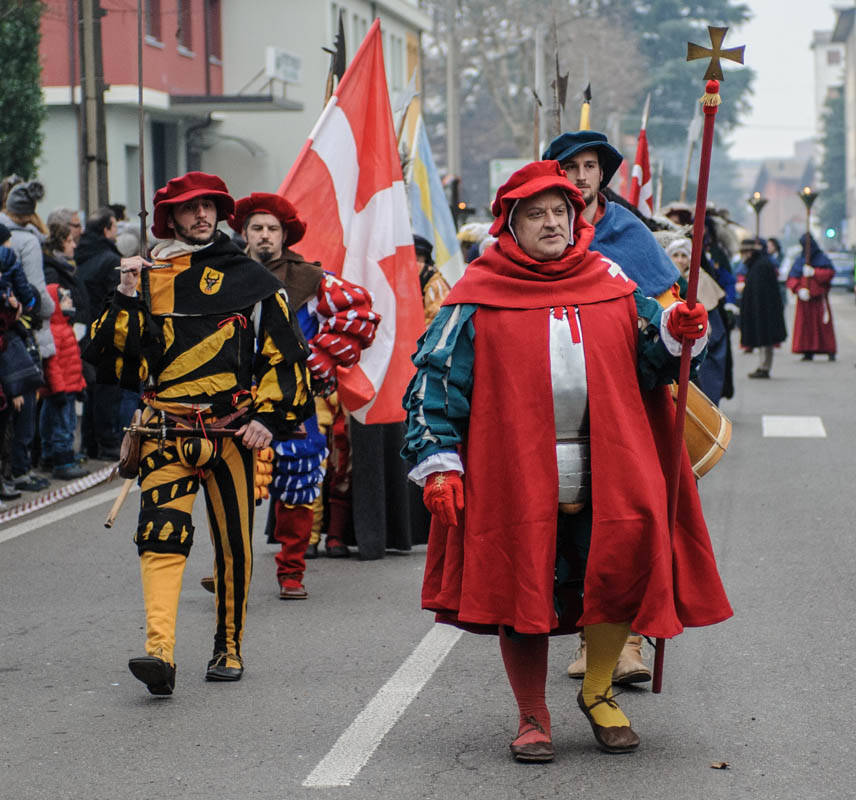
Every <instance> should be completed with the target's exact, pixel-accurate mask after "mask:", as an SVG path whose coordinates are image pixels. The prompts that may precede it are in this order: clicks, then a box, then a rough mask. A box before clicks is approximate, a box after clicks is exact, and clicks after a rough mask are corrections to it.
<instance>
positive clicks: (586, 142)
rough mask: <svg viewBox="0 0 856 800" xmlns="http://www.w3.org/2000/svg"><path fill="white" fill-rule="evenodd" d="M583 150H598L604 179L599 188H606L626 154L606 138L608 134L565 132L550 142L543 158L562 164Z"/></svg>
mask: <svg viewBox="0 0 856 800" xmlns="http://www.w3.org/2000/svg"><path fill="white" fill-rule="evenodd" d="M583 150H597V156H598V161H600V168H601V169H602V170H603V180H602V181H601V182H600V187H599V188H601V189H603V188H605V187H606V186H607V184H608V183H609V182H610V181H611V180H612V176H613V175H615V171H616V170H617V169H618V167H619V166H621V162H622V161H624V156H622V155H621V153H619V152H618V150H616V149H615V148H614V147H613V146H612V145H611V144H610V143H609V142H608V141H607V140H606V136H605V135H604V134H602V133H598V132H597V131H576V132H575V133H563V134H562V135H561V136H557V137H556V138H555V139H553V141H552V142H550V146H549V147H548V148H547V149H546V150H545V151H544V154H543V155H542V156H541V158H542V159H544V160H547V159H555V160H556V161H558V162H559V163H560V164H561V163H562V162H563V161H567V160H568V159H569V158H570V157H571V156H573V155H576V154H577V153H581V152H582V151H583Z"/></svg>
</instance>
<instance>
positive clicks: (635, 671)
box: [612, 636, 651, 686]
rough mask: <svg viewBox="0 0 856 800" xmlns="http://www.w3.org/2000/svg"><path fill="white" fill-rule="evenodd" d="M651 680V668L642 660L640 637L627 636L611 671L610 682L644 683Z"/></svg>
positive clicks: (622, 683) (625, 683)
mask: <svg viewBox="0 0 856 800" xmlns="http://www.w3.org/2000/svg"><path fill="white" fill-rule="evenodd" d="M650 680H651V670H650V669H648V666H647V665H646V664H645V662H644V661H643V660H642V637H641V636H628V637H627V641H626V642H625V643H624V647H623V649H622V650H621V655H619V656H618V663H617V664H616V665H615V669H614V670H613V672H612V682H613V683H614V684H616V685H618V686H626V685H627V684H629V683H645V681H650Z"/></svg>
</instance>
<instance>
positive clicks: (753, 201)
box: [749, 192, 767, 239]
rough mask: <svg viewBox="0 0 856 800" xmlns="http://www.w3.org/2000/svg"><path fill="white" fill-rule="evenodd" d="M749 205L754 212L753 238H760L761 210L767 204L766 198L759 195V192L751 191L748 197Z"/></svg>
mask: <svg viewBox="0 0 856 800" xmlns="http://www.w3.org/2000/svg"><path fill="white" fill-rule="evenodd" d="M749 205H750V206H752V210H753V211H754V212H755V238H756V239H760V238H761V210H762V209H763V208H764V206H765V205H767V198H766V197H761V192H753V193H752V197H750V198H749Z"/></svg>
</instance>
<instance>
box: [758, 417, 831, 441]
mask: <svg viewBox="0 0 856 800" xmlns="http://www.w3.org/2000/svg"><path fill="white" fill-rule="evenodd" d="M761 429H762V431H763V435H764V436H767V437H790V438H800V439H814V438H817V439H825V438H826V428H824V427H823V420H822V419H821V418H820V417H783V416H763V417H761Z"/></svg>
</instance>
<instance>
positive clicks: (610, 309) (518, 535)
mask: <svg viewBox="0 0 856 800" xmlns="http://www.w3.org/2000/svg"><path fill="white" fill-rule="evenodd" d="M583 208H584V202H583V199H582V196H581V194H580V192H579V190H578V189H577V188H576V187H575V186H574V185H573V184H572V183H571V182H570V181H569V180H568V179H567V176H566V174H565V172H564V171H563V170H562V169H561V167H560V166H559V164H558V162H556V161H542V162H536V163H533V164H529V165H527V166H525V167H523V168H522V169H520V170H518V171H517V172H516V173H514V175H512V176H511V178H510V179H509V180H508V182H507V183H506V184H505V185H504V186H503V187H502V188H501V189H500V190H499V192H498V193H497V197H496V200H495V202H494V205H493V213H494V215H495V217H496V220H495V221H494V223H493V226H492V228H491V233H492V234H493V235H495V236H497V237H498V241H497V242H496V243H495V244H494V245H492V246H491V247H490V248H488V250H486V251H485V253H484V255H483V256H481V257H480V258H479V259H477V260H476V261H474V262H473V263H472V264H471V265H470V266H469V267H468V269H467V272H466V273H465V275H464V277H463V278H462V279H461V280H460V281H459V282H458V283H457V284H456V285H455V287H454V288H453V289H452V291H451V293H450V294H449V296H448V297H447V298H446V301H445V303H444V306H443V308H442V309H441V312H440V314H438V316H437V317H436V319H435V321H434V323H433V324H432V326H431V327H430V328H429V330H428V331H427V332H426V334H425V335H424V336H423V338H422V339H421V340H420V346H419V351H418V352H417V354H416V356H415V357H414V362H415V364H416V367H417V373H416V375H415V376H414V378H413V381H412V382H411V384H410V387H409V389H408V392H407V395H406V396H405V400H404V405H405V408H406V409H407V410H408V433H407V439H406V444H405V449H404V454H405V455H406V456H407V457H408V458H410V459H412V460H413V461H416V462H417V466H416V467H415V468H414V469H413V470H412V471H411V473H410V477H411V479H412V480H415V481H417V482H418V483H423V484H424V487H425V488H424V499H425V504H426V506H427V507H428V509H429V510H430V511H431V512H432V514H433V522H432V528H431V534H430V539H429V543H428V557H427V564H426V569H425V577H424V582H423V590H422V604H423V607H424V608H426V609H430V610H433V611H435V612H436V613H437V616H438V619H439V620H440V621H443V622H449V623H451V624H454V625H458V626H459V627H462V628H464V629H466V630H470V631H474V632H478V633H493V634H497V633H498V634H499V639H500V648H501V651H502V655H503V660H504V663H505V667H506V672H507V673H508V676H509V681H510V683H511V686H512V689H513V691H514V694H515V698H516V700H517V703H518V707H519V727H518V735H517V738H516V739H515V740H514V741H513V742H512V744H511V751H512V753H513V754H514V756H515V758H517V759H518V760H521V761H549V760H552V758H553V745H552V738H551V733H550V715H549V712H548V710H547V706H546V701H545V683H546V674H547V642H548V635H550V634H556V633H572V632H575V631H578V630H580V629H584V630H585V635H586V642H587V646H588V659H587V670H586V675H585V678H584V680H583V686H582V690H581V691H580V693H579V695H578V698H577V699H578V703H579V705H580V708H581V709H582V711H583V712H584V713H585V715H586V717H587V718H588V719H589V722H590V723H591V726H592V730H593V732H594V734H595V738H596V740H597V742H598V744H599V745H600V747H601V748H602V749H604V750H606V751H607V752H612V753H620V752H628V751H630V750H633V749H635V748H636V747H637V746H638V744H639V738H638V736H637V735H636V733H635V732H634V731H633V730H632V728H631V727H630V723H629V721H628V720H627V717H626V716H625V715H624V714H623V713H622V711H621V709H620V708H619V707H618V704H617V703H616V701H615V699H614V698H613V696H612V689H611V681H612V673H613V669H614V667H615V664H616V661H617V659H618V656H619V653H620V652H621V649H622V647H623V645H624V642H625V640H626V637H627V632H628V630H629V628H630V626H631V625H632V628H633V630H635V631H638V632H640V633H643V634H646V635H649V636H656V637H664V638H668V637H672V636H675V635H676V634H678V633H680V632H681V631H682V630H683V628H684V626H687V625H690V626H698V625H710V624H713V623H716V622H720V621H722V620H724V619H726V618H727V617H729V616H730V615H731V608H730V606H729V604H728V600H727V599H726V596H725V592H724V589H723V587H722V584H721V581H720V578H719V574H718V572H717V569H716V563H715V560H714V556H713V551H712V548H711V545H710V539H709V535H708V532H707V528H706V526H705V523H704V518H703V517H702V513H701V505H700V502H699V498H698V493H697V491H696V488H695V481H694V480H693V476H692V470H691V468H690V464H689V459H688V457H687V454H686V451H684V452H683V454H682V465H681V466H682V468H681V486H680V489H681V491H680V503H679V507H678V511H677V526H676V530H675V532H674V536H673V537H672V536H670V532H669V525H668V514H667V486H666V477H665V476H666V475H667V474H668V466H669V465H668V463H667V460H668V458H669V454H670V445H671V441H672V431H673V426H674V404H673V402H672V401H671V398H670V396H669V393H668V390H667V388H666V384H667V383H669V382H671V380H672V379H673V378H674V377H675V376H676V374H677V372H678V367H679V355H680V341H681V337H683V336H687V337H689V338H691V339H694V340H695V342H694V346H693V356H694V358H696V359H697V358H698V357H700V356H701V355H702V353H703V350H704V347H705V344H706V341H707V314H706V312H705V311H704V308H703V306H701V305H700V304H697V305H696V306H695V307H694V308H693V309H692V310H690V309H689V308H688V307H687V306H686V305H685V304H683V303H675V304H673V305H672V306H670V307H669V308H667V309H665V310H663V309H661V307H660V306H659V304H658V303H657V302H656V301H655V300H653V299H651V298H645V297H644V296H643V295H642V294H641V293H640V292H638V291H637V290H636V285H635V284H634V283H633V282H632V281H631V280H629V278H627V276H626V275H625V274H624V273H623V271H622V270H621V268H620V266H619V265H618V264H616V263H615V262H613V261H611V260H609V259H607V258H604V257H603V256H602V255H600V254H599V253H597V252H592V251H590V250H589V245H590V243H591V240H592V237H593V235H594V229H593V227H592V226H591V225H590V224H589V223H588V222H586V221H585V219H583V216H582V211H583Z"/></svg>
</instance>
